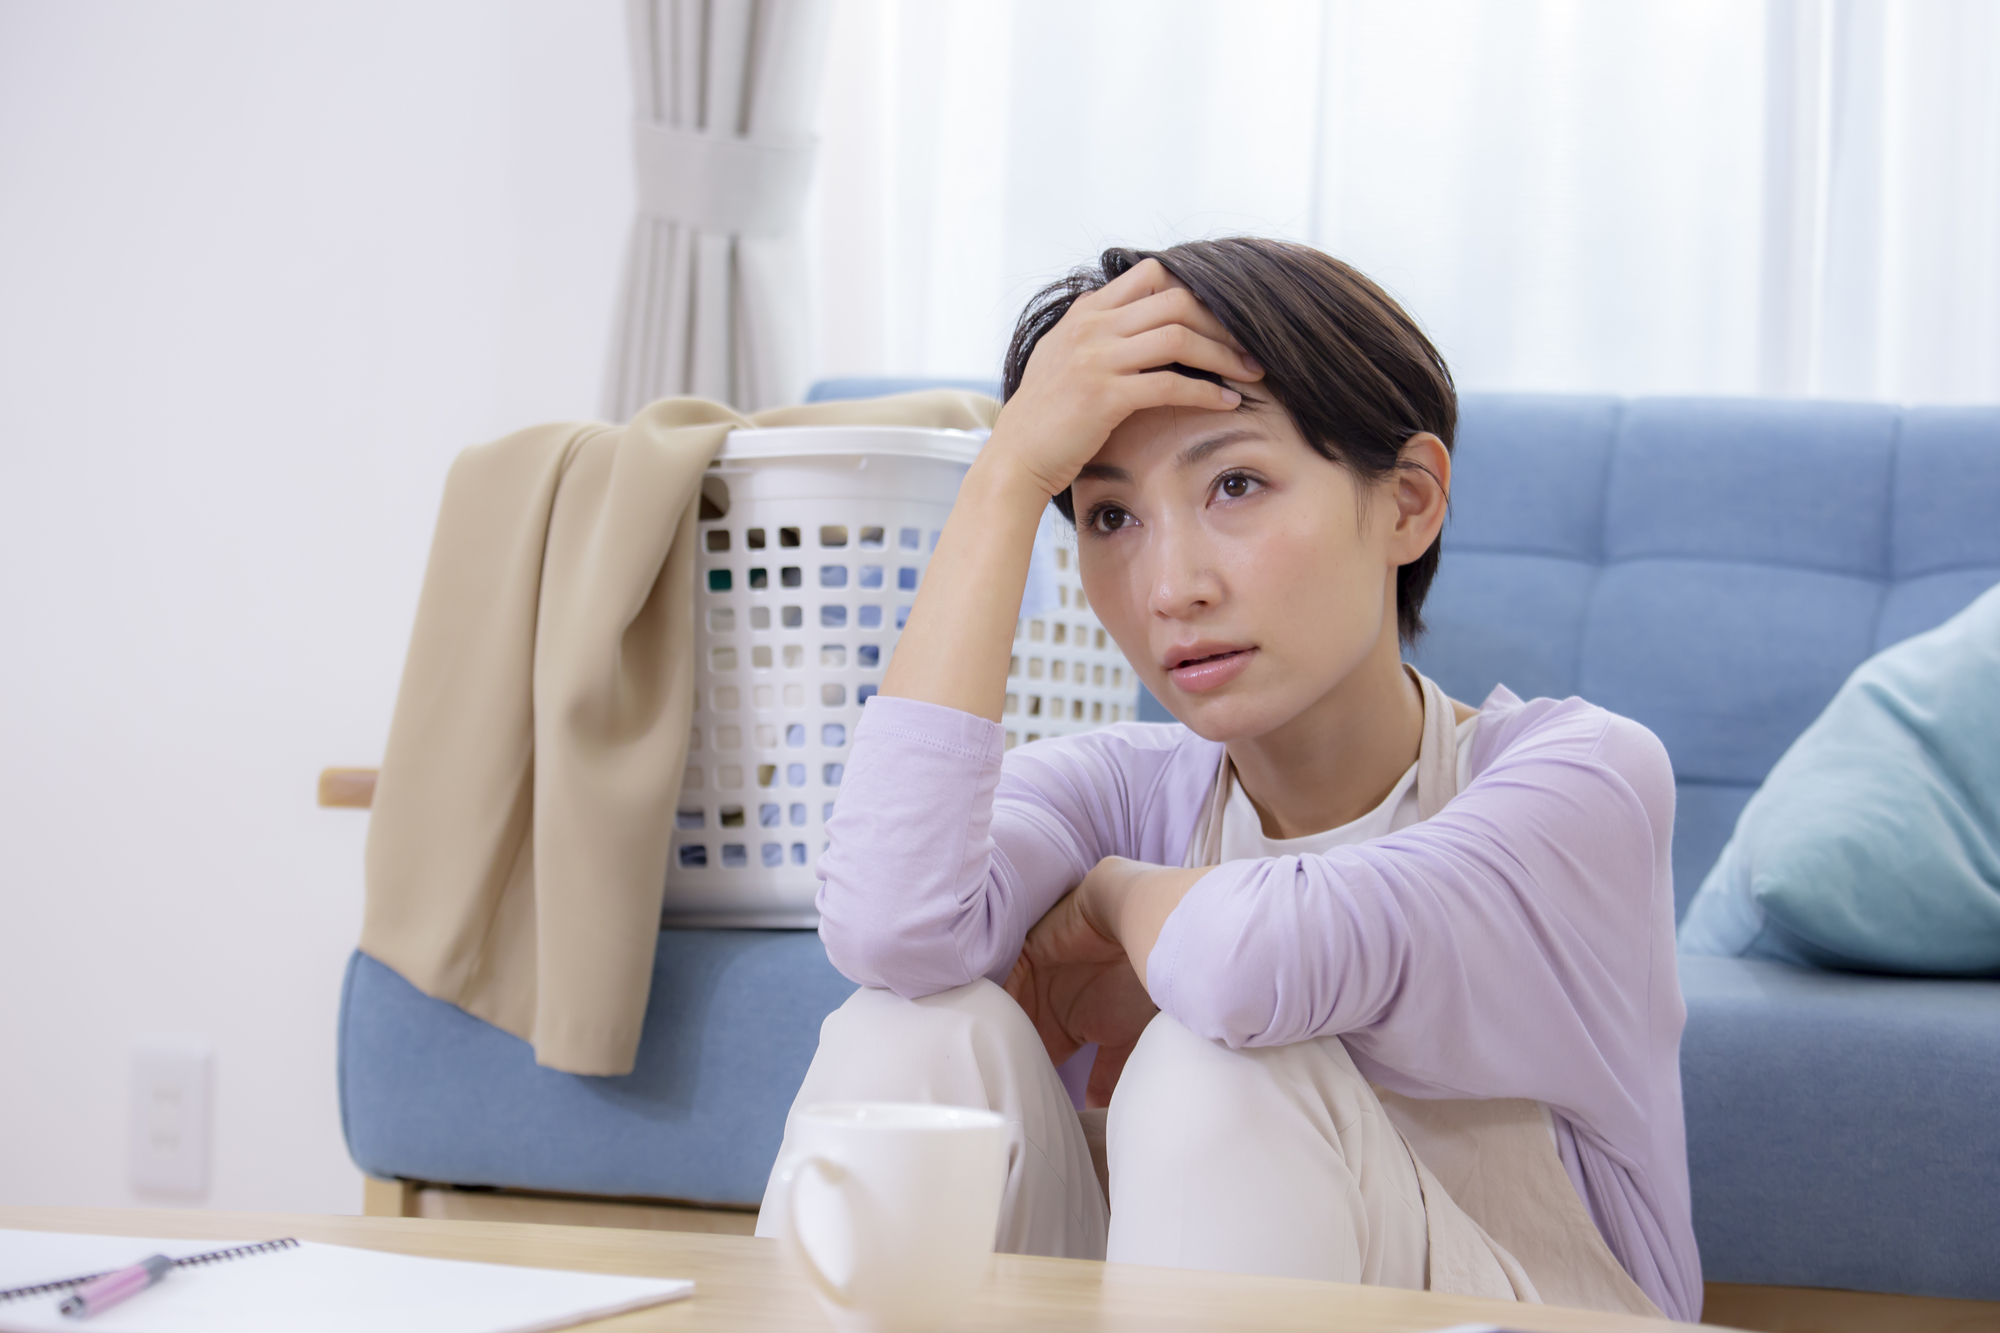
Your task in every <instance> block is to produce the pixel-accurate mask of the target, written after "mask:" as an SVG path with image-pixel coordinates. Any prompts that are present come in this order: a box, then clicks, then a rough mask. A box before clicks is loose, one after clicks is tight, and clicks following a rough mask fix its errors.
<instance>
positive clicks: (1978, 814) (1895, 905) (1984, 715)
mask: <svg viewBox="0 0 2000 1333" xmlns="http://www.w3.org/2000/svg"><path fill="white" fill-rule="evenodd" d="M1680 947H1681V951H1682V952H1683V953H1702V954H1724V955H1730V956H1736V955H1748V956H1750V957H1755V958H1775V959H1778V960H1780V961H1783V962H1790V963H1802V964H1806V965H1808V966H1814V967H1834V968H1849V969H1856V970H1860V971H1869V972H1900V973H1915V974H1920V975H1934V976H1980V975H1992V974H2000V587H1995V588H1992V589H1989V590H1988V591H1987V592H1986V593H1984V594H1983V595H1981V597H1980V598H1979V600H1977V601H1975V602H1974V603H1973V604H1972V605H1971V606H1969V607H1967V608H1966V609H1965V610H1963V611H1961V612H1959V614H1958V615H1956V616H1954V617H1952V619H1950V620H1948V621H1946V622H1945V623H1944V624H1943V625H1940V626H1939V627H1938V628H1936V629H1934V630H1932V631H1930V632H1929V633H1928V634H1919V635H1917V636H1916V637H1915V638H1913V639H1906V640H1904V641H1903V642H1902V643H1899V644H1897V645H1896V646H1895V647H1893V648H1889V649H1887V650H1885V651H1883V652H1881V653H1878V654H1876V655H1875V656H1874V657H1872V658H1870V659H1869V660H1868V661H1866V662H1864V663H1862V664H1861V666H1860V667H1859V668H1857V669H1856V670H1855V672H1854V674H1853V675H1852V676H1850V677H1849V678H1848V680H1847V683H1846V684H1845V685H1843V686H1841V687H1840V693H1838V694H1836V695H1835V696H1834V697H1833V702H1832V703H1830V704H1828V705H1827V706H1826V711H1825V712H1824V713H1822V714H1820V716H1819V718H1818V719H1817V720H1816V721H1814V723H1813V724H1812V725H1811V726H1810V727H1808V728H1806V730H1805V734H1803V735H1801V736H1800V737H1799V738H1798V740H1796V741H1794V742H1793V743H1792V748H1791V749H1789V750H1787V751H1786V752H1785V756H1784V758H1782V759H1780V760H1779V761H1778V763H1777V766H1776V767H1774V768H1773V769H1772V770H1771V774H1770V776H1769V777H1767V778H1765V779H1764V785H1763V786H1762V787H1760V788H1759V789H1758V791H1757V794H1756V795H1755V796H1753V797H1751V798H1750V803H1749V804H1748V805H1746V806H1745V807H1744V808H1743V816H1742V818H1740V819H1739V820H1737V822H1736V832H1735V834H1734V835H1733V836H1732V837H1731V838H1730V840H1729V845H1728V846H1727V847H1725V848H1723V851H1722V857H1721V859H1720V860H1718V861H1717V862H1716V864H1715V869H1713V870H1711V871H1710V872H1709V874H1708V878H1707V879H1706V880H1704V881H1703V882H1702V886H1701V889H1700V891H1699V892H1698V893H1696V894H1695V896H1694V901H1693V902H1691V903H1690V904H1688V912H1687V917H1686V919H1685V920H1684V921H1683V922H1682V924H1681V931H1680Z"/></svg>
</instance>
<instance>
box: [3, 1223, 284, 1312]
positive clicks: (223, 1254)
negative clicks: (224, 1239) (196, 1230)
mask: <svg viewBox="0 0 2000 1333" xmlns="http://www.w3.org/2000/svg"><path fill="white" fill-rule="evenodd" d="M298 1243H299V1242H298V1240H297V1238H296V1237H293V1236H285V1237H283V1238H282V1239H279V1240H265V1241H259V1242H257V1243H256V1244H254V1245H233V1246H231V1247H230V1248H228V1249H226V1250H210V1251H208V1252H207V1253H206V1254H190V1255H188V1256H187V1257H186V1258H184V1259H176V1260H174V1267H175V1268H200V1267H202V1266H203V1265H205V1264H222V1263H228V1262H229V1261H230V1260H231V1259H245V1258H248V1257H249V1256H251V1255H253V1254H271V1253H274V1252H275V1251H278V1250H289V1249H292V1248H293V1247H294V1246H296V1245H297V1244H298ZM117 1271H118V1270H117V1269H115V1268H107V1269H105V1270H104V1273H115V1272H117ZM104 1273H85V1274H84V1275H83V1276H81V1277H66V1278H62V1279H60V1280H59V1281H55V1282H37V1283H36V1284H35V1285H34V1286H32V1287H10V1288H8V1289H7V1290H6V1291H0V1301H11V1300H15V1299H18V1298H21V1297H26V1296H43V1295H50V1294H53V1293H55V1292H59V1291H68V1290H69V1289H70V1288H71V1287H80V1286H82V1285H83V1284H84V1283H86V1282H91V1281H95V1280H96V1279H98V1278H101V1277H103V1276H104Z"/></svg>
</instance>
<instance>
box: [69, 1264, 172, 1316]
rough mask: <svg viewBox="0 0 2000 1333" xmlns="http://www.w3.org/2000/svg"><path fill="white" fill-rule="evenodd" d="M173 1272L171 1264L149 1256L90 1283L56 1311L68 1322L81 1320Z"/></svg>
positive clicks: (80, 1288)
mask: <svg viewBox="0 0 2000 1333" xmlns="http://www.w3.org/2000/svg"><path fill="white" fill-rule="evenodd" d="M173 1271H174V1261H173V1260H171V1259H169V1258H167V1256H166V1255H164V1254H149V1255H147V1256H146V1257H145V1258H144V1259H141V1260H140V1261H139V1262H138V1263H136V1264H133V1265H132V1266H131V1267H130V1268H121V1269H119V1270H118V1271H117V1272H115V1273H106V1274H104V1275H103V1276H101V1277H94V1278H92V1279H90V1281H88V1282H86V1283H84V1284H83V1285H82V1286H80V1287H78V1288H77V1289H76V1290H75V1291H74V1292H72V1293H71V1294H70V1296H69V1298H68V1299H66V1300H65V1301H63V1303H62V1304H61V1305H58V1306H57V1307H56V1308H57V1309H58V1310H61V1311H62V1312H63V1313H64V1314H66V1315H68V1316H69V1317H70V1318H71V1319H83V1318H86V1317H88V1316H90V1315H94V1314H96V1313H97V1312H98V1311H99V1310H108V1309H110V1308H111V1307H112V1306H114V1305H116V1304H118V1302H120V1301H122V1300H124V1299H125V1298H126V1297H128V1296H136V1295H137V1294H138V1293H140V1292H142V1291H144V1290H145V1289H146V1288H148V1287H150V1286H152V1285H153V1284H154V1283H156V1282H158V1281H159V1280H160V1279H161V1278H163V1277H165V1276H166V1275H167V1274H169V1273H171V1272H173Z"/></svg>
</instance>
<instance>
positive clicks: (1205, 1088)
mask: <svg viewBox="0 0 2000 1333" xmlns="http://www.w3.org/2000/svg"><path fill="white" fill-rule="evenodd" d="M1256 1064H1257V1062H1256V1061H1255V1060H1254V1059H1251V1058H1246V1056H1245V1054H1244V1053H1243V1052H1240V1051H1233V1050H1231V1049H1230V1048H1229V1047H1227V1046H1224V1045H1222V1044H1221V1043H1220V1042H1213V1041H1210V1040H1208V1039H1207V1038H1206V1037H1198V1036H1196V1035H1195V1034H1194V1033H1192V1032H1190V1031H1188V1030H1187V1029H1186V1028H1185V1027H1182V1026H1181V1025H1180V1024H1179V1023H1178V1022H1176V1021H1175V1020H1174V1019H1172V1018H1169V1017H1168V1016H1167V1015H1165V1014H1161V1015H1159V1016H1158V1017H1156V1018H1154V1019H1153V1021H1152V1022H1151V1023H1150V1024H1148V1025H1147V1027H1146V1031H1145V1032H1144V1033H1143V1034H1142V1035H1141V1036H1140V1038H1139V1044H1138V1045H1137V1046H1136V1047H1134V1048H1133V1051H1132V1055H1131V1058H1130V1059H1128V1060H1127V1061H1126V1062H1125V1068H1124V1070H1123V1072H1121V1073H1120V1074H1119V1076H1118V1089H1117V1091H1116V1092H1115V1093H1114V1094H1113V1095H1112V1099H1111V1115H1110V1124H1111V1127H1112V1128H1111V1133H1112V1135H1113V1136H1114V1138H1115V1140H1116V1141H1117V1142H1118V1143H1120V1144H1122V1145H1124V1147H1125V1148H1126V1149H1127V1150H1137V1151H1139V1152H1141V1153H1150V1152H1154V1151H1159V1152H1168V1153H1183V1152H1196V1153H1199V1152H1202V1151H1204V1150H1205V1149H1207V1148H1209V1147H1212V1146H1213V1145H1214V1144H1215V1143H1217V1142H1223V1141H1230V1140H1233V1139H1234V1138H1236V1137H1237V1136H1239V1135H1240V1134H1241V1133H1242V1131H1243V1127H1244V1124H1245V1117H1246V1116H1248V1115H1249V1114H1250V1113H1251V1112H1252V1110H1253V1108H1254V1104H1255V1103H1256V1102H1257V1101H1258V1100H1259V1092H1258V1087H1257V1085H1258V1084H1259V1083H1260V1082H1261V1081H1262V1080H1261V1079H1260V1077H1259V1074H1258V1070H1257V1068H1256Z"/></svg>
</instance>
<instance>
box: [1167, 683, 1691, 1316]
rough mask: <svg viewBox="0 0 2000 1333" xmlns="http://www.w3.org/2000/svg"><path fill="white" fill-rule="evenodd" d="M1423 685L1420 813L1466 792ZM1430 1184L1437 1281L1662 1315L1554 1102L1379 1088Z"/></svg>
mask: <svg viewBox="0 0 2000 1333" xmlns="http://www.w3.org/2000/svg"><path fill="white" fill-rule="evenodd" d="M1406 669H1408V670H1409V672H1410V675H1411V677H1412V678H1413V679H1414V680H1415V681H1416V682H1417V685H1418V687H1419V688H1420V689H1421V690H1422V692H1423V700H1424V733H1423V741H1422V744H1421V746H1420V747H1419V749H1418V752H1417V813H1418V818H1420V819H1429V818H1430V817H1431V816H1432V815H1435V814H1436V813H1437V812H1438V811H1440V810H1442V809H1444V807H1445V804H1446V802H1448V801H1450V800H1451V799H1452V798H1453V797H1454V796H1456V795H1458V720H1457V717H1456V715H1455V713H1454V712H1453V709H1452V706H1451V701H1450V700H1449V699H1447V698H1446V697H1445V694H1444V691H1443V690H1441V689H1439V688H1438V686H1437V684H1436V683H1435V682H1434V681H1431V680H1427V679H1425V678H1424V677H1423V676H1421V675H1419V674H1418V673H1417V671H1416V670H1415V669H1414V668H1406ZM1234 781H1235V770H1234V768H1233V766H1232V765H1231V764H1230V762H1229V755H1228V752H1227V751H1224V753H1223V756H1222V763H1221V765H1220V766H1219V767H1218V769H1217V772H1216V779H1215V784H1214V786H1213V787H1212V788H1211V789H1210V791H1209V795H1208V801H1207V804H1206V805H1205V806H1204V807H1203V809H1202V816H1201V819H1200V820H1199V821H1198V822H1197V823H1196V825H1195V834H1194V838H1193V840H1192V841H1191V842H1190V843H1189V846H1188V854H1187V860H1186V862H1185V864H1186V865H1188V866H1189V867H1195V866H1210V865H1215V864H1217V862H1218V859H1219V856H1218V853H1219V849H1220V848H1221V846H1222V816H1223V811H1224V810H1225V809H1226V808H1227V806H1228V804H1229V789H1230V786H1231V784H1232V783H1234ZM1375 1093H1376V1095H1377V1096H1378V1097H1379V1098H1380V1099H1381V1102H1382V1107H1383V1110H1384V1111H1385V1112H1387V1114H1388V1117H1389V1121H1390V1123H1392V1124H1394V1125H1395V1126H1396V1129H1397V1130H1398V1132H1400V1133H1401V1134H1402V1136H1403V1142H1404V1144H1405V1145H1406V1146H1407V1147H1408V1148H1409V1150H1410V1159H1411V1162H1412V1163H1413V1164H1414V1165H1415V1167H1416V1171H1417V1181H1418V1184H1419V1185H1420V1186H1421V1187H1422V1189H1423V1195H1424V1213H1425V1217H1426V1224H1427V1229H1428V1232H1429V1240H1430V1274H1429V1283H1428V1289H1429V1290H1431V1291H1439V1292H1449V1293H1451V1294H1454V1295H1461V1296H1491V1297H1498V1298H1500V1299H1502V1300H1520V1301H1532V1302H1536V1303H1546V1304H1549V1305H1565V1306H1571V1307H1575V1308H1580V1309H1587V1310H1608V1311H1622V1312H1627V1313H1631V1314H1642V1315H1651V1316H1653V1317H1655V1318H1664V1317H1665V1316H1664V1315H1663V1314H1662V1312H1661V1310H1660V1308H1659V1307H1658V1306H1656V1305H1654V1304H1653V1302H1652V1301H1651V1300H1650V1299H1648V1298H1647V1296H1646V1293H1645V1292H1644V1291H1642V1290H1640V1289H1639V1284H1638V1283H1636V1282H1634V1281H1633V1280H1632V1278H1631V1275H1630V1274H1628V1273H1627V1272H1626V1271H1625V1269H1624V1268H1623V1267H1622V1266H1621V1265H1620V1264H1619V1262H1618V1260H1617V1258H1616V1257H1615V1256H1613V1255H1612V1253H1611V1248H1610V1246H1608V1245H1606V1244H1605V1243H1604V1237H1603V1236H1602V1235H1601V1234H1600V1233H1599V1232H1598V1230H1597V1225H1596V1224H1595V1223H1594V1222H1592V1221H1591V1220H1590V1214H1589V1213H1588V1212H1587V1211H1585V1209H1584V1206H1583V1201H1582V1200H1581V1199H1579V1198H1578V1197H1577V1194H1576V1189H1575V1187H1574V1186H1573V1185H1572V1184H1571V1183H1570V1179H1569V1173H1568V1172H1567V1171H1565V1170H1564V1169H1563V1164H1562V1158H1561V1157H1560V1156H1558V1155H1557V1153H1556V1145H1555V1140H1554V1136H1553V1135H1552V1134H1551V1132H1550V1125H1551V1122H1550V1120H1549V1113H1548V1110H1547V1109H1546V1108H1545V1107H1544V1106H1543V1105H1542V1104H1541V1103H1540V1102H1535V1101H1528V1100H1525V1099H1521V1098H1492V1099H1484V1100H1450V1101H1445V1100H1423V1099H1419V1098H1415V1097H1404V1096H1401V1095H1399V1094H1397V1093H1394V1092H1389V1091H1387V1090H1385V1089H1382V1088H1376V1089H1375Z"/></svg>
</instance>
